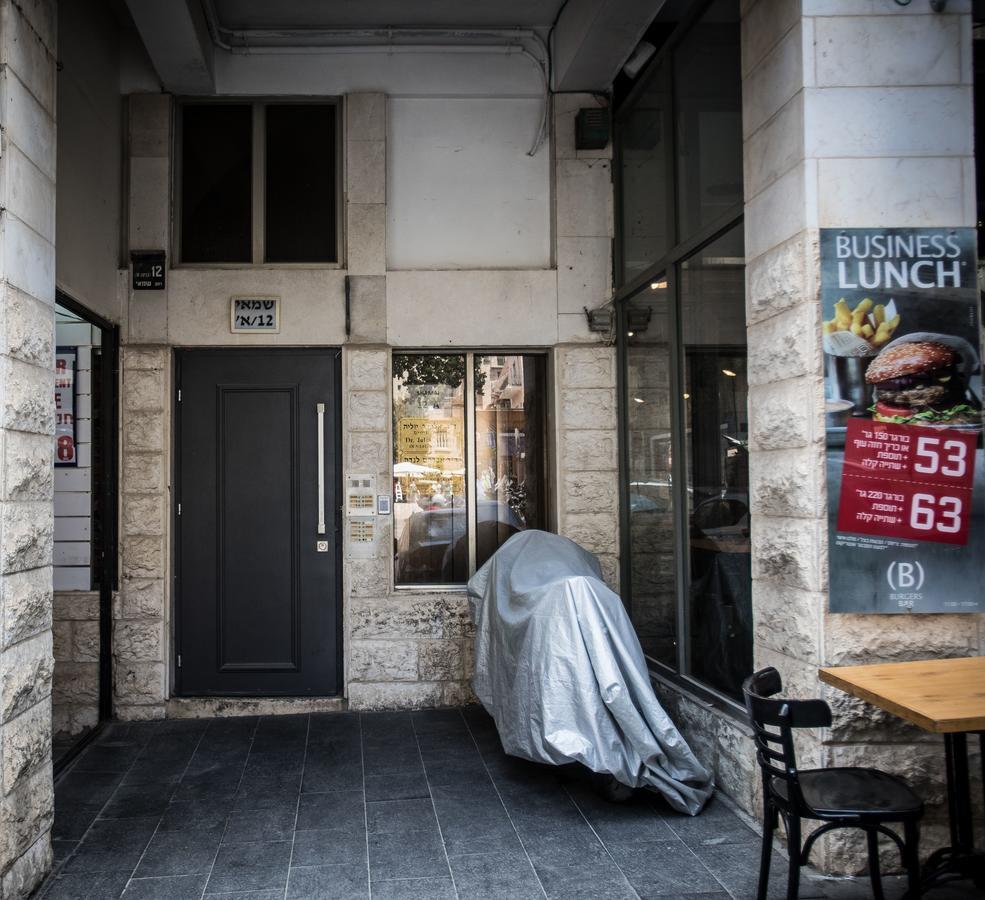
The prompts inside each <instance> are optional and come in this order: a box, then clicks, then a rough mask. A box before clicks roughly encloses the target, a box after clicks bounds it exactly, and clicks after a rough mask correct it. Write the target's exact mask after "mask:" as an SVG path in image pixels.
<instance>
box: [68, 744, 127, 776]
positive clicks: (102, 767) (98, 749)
mask: <svg viewBox="0 0 985 900" xmlns="http://www.w3.org/2000/svg"><path fill="white" fill-rule="evenodd" d="M140 749H141V748H140V745H139V744H137V743H136V742H135V741H119V742H115V743H112V744H94V745H93V746H91V747H89V748H88V749H86V750H85V752H84V753H83V754H82V756H80V757H79V759H78V760H77V761H76V762H75V764H74V765H73V767H72V771H73V772H109V773H116V774H120V775H122V774H123V773H124V772H126V770H127V769H129V768H130V766H132V765H133V763H134V761H135V760H136V759H137V755H138V754H139V753H140Z"/></svg>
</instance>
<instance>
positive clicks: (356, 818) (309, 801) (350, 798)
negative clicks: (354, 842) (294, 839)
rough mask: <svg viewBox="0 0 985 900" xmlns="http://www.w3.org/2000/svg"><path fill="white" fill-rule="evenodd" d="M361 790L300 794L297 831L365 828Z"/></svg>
mask: <svg viewBox="0 0 985 900" xmlns="http://www.w3.org/2000/svg"><path fill="white" fill-rule="evenodd" d="M365 823H366V809H365V804H364V803H363V795H362V791H333V792H330V793H326V794H302V795H301V804H300V806H299V807H298V824H297V830H298V831H307V830H311V829H325V828H365Z"/></svg>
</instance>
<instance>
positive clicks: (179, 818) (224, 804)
mask: <svg viewBox="0 0 985 900" xmlns="http://www.w3.org/2000/svg"><path fill="white" fill-rule="evenodd" d="M233 802H234V801H233V798H232V797H225V798H219V799H215V800H188V801H175V802H172V803H170V804H169V805H168V808H167V809H166V810H165V811H164V816H163V817H162V819H161V824H160V828H159V830H160V831H196V830H203V831H211V830H214V829H219V830H220V832H221V830H222V829H223V828H225V826H226V819H227V818H229V815H230V813H231V812H232V809H233Z"/></svg>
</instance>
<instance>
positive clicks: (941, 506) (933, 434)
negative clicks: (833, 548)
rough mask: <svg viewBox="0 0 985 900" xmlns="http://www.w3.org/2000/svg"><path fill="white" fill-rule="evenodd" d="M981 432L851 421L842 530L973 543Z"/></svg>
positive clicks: (840, 512) (840, 518) (840, 513)
mask: <svg viewBox="0 0 985 900" xmlns="http://www.w3.org/2000/svg"><path fill="white" fill-rule="evenodd" d="M977 443H978V436H977V434H974V433H971V434H969V433H968V432H964V431H957V430H955V429H952V428H926V427H922V426H919V425H892V424H888V423H885V422H873V421H870V420H867V419H850V420H849V422H848V432H847V434H846V435H845V465H844V468H843V470H842V479H841V502H840V503H839V506H838V530H839V531H845V532H849V533H855V534H875V535H880V536H882V537H895V538H902V539H904V540H914V541H935V542H937V543H941V544H961V545H964V544H967V543H968V523H969V521H970V519H971V490H972V484H973V481H974V470H975V448H976V446H977Z"/></svg>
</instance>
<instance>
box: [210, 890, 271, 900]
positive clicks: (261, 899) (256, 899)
mask: <svg viewBox="0 0 985 900" xmlns="http://www.w3.org/2000/svg"><path fill="white" fill-rule="evenodd" d="M205 896H206V897H208V898H209V900H284V889H283V888H281V889H280V890H279V891H223V892H221V893H218V894H210V893H206V895H205Z"/></svg>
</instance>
